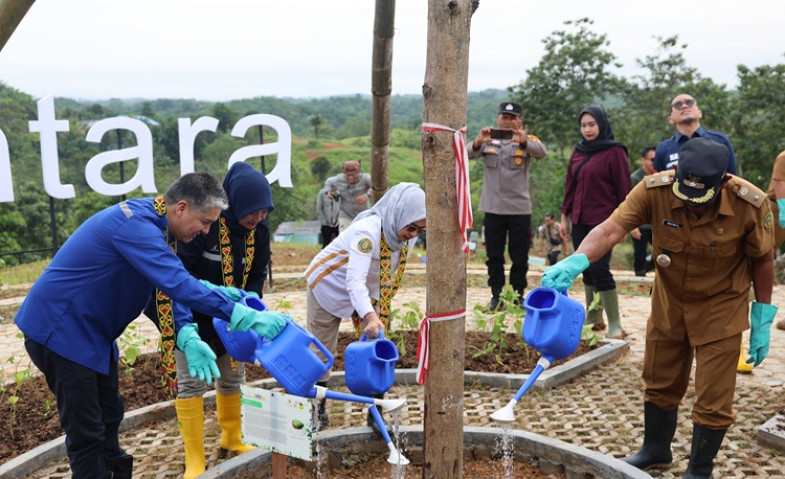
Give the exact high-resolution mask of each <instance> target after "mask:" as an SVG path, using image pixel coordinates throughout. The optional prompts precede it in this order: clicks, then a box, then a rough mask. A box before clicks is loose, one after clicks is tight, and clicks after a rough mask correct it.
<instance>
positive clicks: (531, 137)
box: [526, 135, 542, 143]
mask: <svg viewBox="0 0 785 479" xmlns="http://www.w3.org/2000/svg"><path fill="white" fill-rule="evenodd" d="M526 140H527V141H528V140H533V141H536V142H537V143H542V142H541V141H540V139H539V138H537V137H536V136H534V135H526Z"/></svg>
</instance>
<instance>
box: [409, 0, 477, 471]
mask: <svg viewBox="0 0 785 479" xmlns="http://www.w3.org/2000/svg"><path fill="white" fill-rule="evenodd" d="M475 8H476V0H429V1H428V52H427V60H426V71H425V84H424V85H423V102H424V106H423V118H424V121H425V122H427V123H437V124H440V125H444V126H447V127H449V128H452V129H460V128H462V127H464V126H465V125H466V104H467V93H466V91H467V84H468V70H469V27H470V24H471V16H472V13H473V11H474V9H475ZM422 147H423V175H424V177H425V191H426V207H427V225H428V261H427V289H426V291H427V306H426V314H428V315H429V316H430V315H435V314H444V313H449V312H453V311H459V310H464V309H465V308H466V254H465V253H464V252H463V239H462V232H461V231H460V230H459V226H458V201H457V197H456V183H455V170H456V160H455V151H454V148H453V133H452V132H450V131H445V132H423V135H422ZM465 323H466V315H465V314H464V315H463V316H460V317H459V318H457V319H453V320H448V321H437V322H433V323H431V327H430V338H431V342H430V371H429V372H428V376H427V380H426V383H425V418H424V422H425V425H424V439H423V447H424V451H423V478H438V479H451V478H461V477H463V366H464V364H463V357H464V356H463V355H464V348H465V345H464V341H465V339H464V338H465Z"/></svg>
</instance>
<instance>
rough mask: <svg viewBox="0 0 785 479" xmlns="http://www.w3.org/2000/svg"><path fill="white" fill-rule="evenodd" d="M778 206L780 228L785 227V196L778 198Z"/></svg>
mask: <svg viewBox="0 0 785 479" xmlns="http://www.w3.org/2000/svg"><path fill="white" fill-rule="evenodd" d="M777 207H779V209H780V217H779V218H777V220H778V222H779V224H780V228H785V198H779V199H778V200H777Z"/></svg>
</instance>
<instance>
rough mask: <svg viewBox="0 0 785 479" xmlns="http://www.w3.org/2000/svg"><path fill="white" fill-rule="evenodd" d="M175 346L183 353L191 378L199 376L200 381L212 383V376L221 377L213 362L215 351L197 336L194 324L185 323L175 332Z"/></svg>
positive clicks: (196, 328)
mask: <svg viewBox="0 0 785 479" xmlns="http://www.w3.org/2000/svg"><path fill="white" fill-rule="evenodd" d="M177 347H178V348H180V351H182V352H183V353H185V359H186V360H187V361H188V373H189V374H190V375H191V377H192V378H195V377H196V376H199V380H200V381H207V384H212V383H213V377H215V379H218V378H220V377H221V371H219V370H218V365H217V364H216V363H215V359H216V356H215V353H214V352H213V350H212V349H210V346H208V345H207V343H205V342H204V341H202V339H201V338H200V337H199V327H198V326H197V325H196V324H193V323H191V324H186V325H185V326H183V327H182V328H181V329H180V331H178V332H177Z"/></svg>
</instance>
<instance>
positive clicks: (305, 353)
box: [213, 296, 406, 412]
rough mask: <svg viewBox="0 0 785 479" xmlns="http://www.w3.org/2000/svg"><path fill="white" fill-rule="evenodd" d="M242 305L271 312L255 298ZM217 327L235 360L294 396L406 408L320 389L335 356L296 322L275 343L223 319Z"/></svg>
mask: <svg viewBox="0 0 785 479" xmlns="http://www.w3.org/2000/svg"><path fill="white" fill-rule="evenodd" d="M241 302H242V303H243V304H245V305H246V306H248V307H251V308H254V309H257V310H259V311H264V310H266V309H267V307H266V306H265V304H264V302H262V301H261V300H260V299H258V298H255V297H253V296H245V297H243V298H242V299H241ZM213 327H214V328H215V331H216V332H217V333H218V337H219V338H220V339H221V341H222V342H223V344H224V346H225V347H226V352H227V353H229V355H230V356H231V357H233V358H234V359H235V360H237V361H243V362H249V363H253V364H256V365H257V366H262V367H264V368H265V369H266V370H267V372H269V373H270V374H271V375H272V376H273V377H274V378H275V380H276V381H278V383H279V384H280V385H281V386H283V388H284V389H286V392H288V393H290V394H295V395H297V396H303V397H307V398H319V399H321V398H327V399H338V400H341V401H353V402H360V403H365V404H372V405H376V406H380V407H381V408H382V409H383V410H384V411H386V412H395V411H398V410H400V409H401V408H403V406H404V405H405V404H406V399H378V398H371V397H365V396H360V395H356V394H347V393H341V392H337V391H330V390H328V389H327V388H324V387H321V386H316V381H318V380H319V379H320V378H321V377H322V376H324V373H326V372H327V370H328V369H330V367H331V366H332V365H333V355H332V354H330V351H328V350H327V348H326V347H324V345H323V344H322V343H321V342H320V341H319V340H318V339H316V338H315V337H314V336H313V335H312V334H311V333H310V332H308V331H307V330H306V329H304V328H303V327H302V326H300V325H298V324H297V323H294V322H292V321H287V322H286V326H285V327H284V328H283V330H282V331H281V333H280V334H279V335H278V336H276V337H275V339H273V340H272V341H270V340H268V339H265V338H262V337H261V336H259V335H258V334H257V333H256V331H254V330H252V329H249V330H248V331H229V322H228V321H225V320H223V319H220V318H213ZM311 344H313V345H314V346H315V347H316V348H317V349H318V350H319V351H321V352H322V353H323V354H324V356H325V358H327V361H326V362H322V360H321V359H319V357H318V356H317V355H316V353H314V351H313V350H312V349H311V347H310V346H311Z"/></svg>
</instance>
